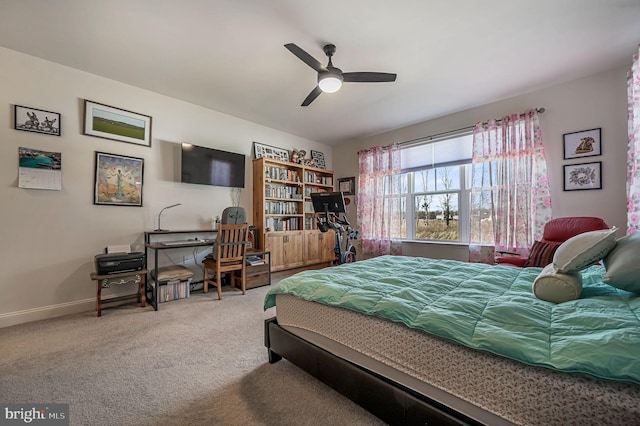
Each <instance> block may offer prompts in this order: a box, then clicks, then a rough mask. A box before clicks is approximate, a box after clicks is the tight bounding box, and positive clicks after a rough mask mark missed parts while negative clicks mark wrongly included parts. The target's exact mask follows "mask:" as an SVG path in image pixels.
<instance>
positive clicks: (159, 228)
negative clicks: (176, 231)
mask: <svg viewBox="0 0 640 426" xmlns="http://www.w3.org/2000/svg"><path fill="white" fill-rule="evenodd" d="M181 205H182V203H177V204H172V205H170V206H167V207H165V208H163V209H162V210H160V213H158V229H156V231H168V229H162V227H161V226H160V216H162V212H163V211H165V210H166V209H170V208H171V207H178V206H181Z"/></svg>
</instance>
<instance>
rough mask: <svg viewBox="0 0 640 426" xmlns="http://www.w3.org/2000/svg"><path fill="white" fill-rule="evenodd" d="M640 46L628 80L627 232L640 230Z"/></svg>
mask: <svg viewBox="0 0 640 426" xmlns="http://www.w3.org/2000/svg"><path fill="white" fill-rule="evenodd" d="M638 56H640V47H639V48H638V53H636V54H635V55H633V64H632V65H631V72H629V78H628V80H627V93H628V100H629V145H628V149H627V196H628V210H627V234H628V235H630V234H633V233H634V232H637V231H640V64H639V63H638Z"/></svg>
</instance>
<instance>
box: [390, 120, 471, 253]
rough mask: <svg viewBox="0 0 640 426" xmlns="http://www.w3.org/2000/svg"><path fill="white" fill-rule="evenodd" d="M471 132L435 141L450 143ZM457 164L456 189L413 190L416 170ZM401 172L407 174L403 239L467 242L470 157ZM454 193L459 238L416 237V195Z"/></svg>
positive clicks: (467, 131)
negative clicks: (454, 162) (456, 199)
mask: <svg viewBox="0 0 640 426" xmlns="http://www.w3.org/2000/svg"><path fill="white" fill-rule="evenodd" d="M471 133H472V132H471V131H470V130H468V129H465V131H463V132H460V133H457V134H455V135H450V136H448V137H444V138H439V139H438V140H437V141H438V142H442V141H446V140H451V141H452V143H454V142H453V141H454V140H455V139H459V138H461V137H464V136H469V135H470V134H471ZM432 142H434V141H432V140H430V141H427V142H423V143H432ZM411 146H416V144H415V143H414V144H411ZM456 165H457V166H459V173H460V176H459V179H460V180H459V181H460V187H459V188H458V189H452V190H438V191H421V192H415V174H416V172H420V171H422V170H426V169H434V170H437V169H438V168H440V169H442V168H444V167H450V166H456ZM402 173H403V174H406V175H407V185H408V188H407V193H403V194H402V196H403V197H405V205H406V206H407V211H406V212H405V223H406V237H405V238H403V241H419V242H427V243H450V244H468V243H469V238H470V215H471V209H470V205H471V159H469V160H468V161H467V160H463V162H461V163H458V164H447V163H443V164H440V165H438V164H430V165H425V166H424V167H415V168H412V169H410V170H403V172H402ZM450 193H454V194H457V196H458V234H459V240H428V239H418V238H416V229H415V224H416V217H415V216H416V214H415V213H416V210H415V205H416V197H419V196H429V195H433V196H440V195H443V194H450Z"/></svg>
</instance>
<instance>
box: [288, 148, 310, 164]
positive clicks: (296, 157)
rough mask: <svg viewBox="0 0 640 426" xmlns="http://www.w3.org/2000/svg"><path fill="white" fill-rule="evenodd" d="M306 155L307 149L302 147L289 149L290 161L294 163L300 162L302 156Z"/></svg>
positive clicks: (302, 158) (302, 159)
mask: <svg viewBox="0 0 640 426" xmlns="http://www.w3.org/2000/svg"><path fill="white" fill-rule="evenodd" d="M306 155H307V151H305V150H303V149H294V150H293V151H291V162H292V163H296V164H302V163H303V161H304V157H305V156H306Z"/></svg>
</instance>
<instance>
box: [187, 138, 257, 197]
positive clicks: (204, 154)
mask: <svg viewBox="0 0 640 426" xmlns="http://www.w3.org/2000/svg"><path fill="white" fill-rule="evenodd" d="M181 163H182V173H181V176H182V178H181V181H182V182H184V183H195V184H200V185H214V186H229V187H232V188H244V166H245V164H244V163H245V156H244V154H236V153H235V152H228V151H221V150H219V149H213V148H205V147H202V146H196V145H190V144H184V143H183V144H182V161H181Z"/></svg>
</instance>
